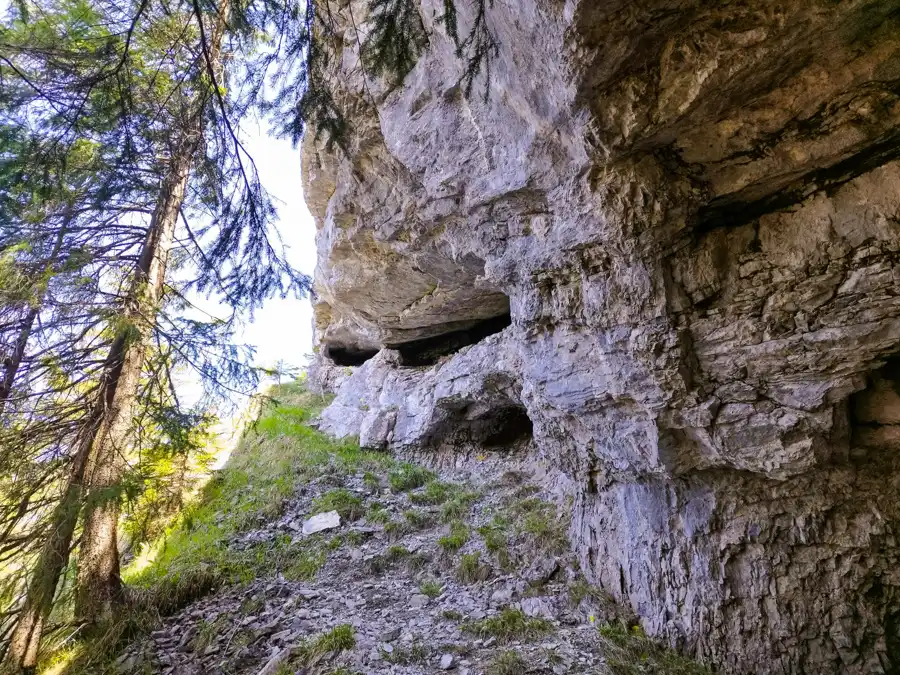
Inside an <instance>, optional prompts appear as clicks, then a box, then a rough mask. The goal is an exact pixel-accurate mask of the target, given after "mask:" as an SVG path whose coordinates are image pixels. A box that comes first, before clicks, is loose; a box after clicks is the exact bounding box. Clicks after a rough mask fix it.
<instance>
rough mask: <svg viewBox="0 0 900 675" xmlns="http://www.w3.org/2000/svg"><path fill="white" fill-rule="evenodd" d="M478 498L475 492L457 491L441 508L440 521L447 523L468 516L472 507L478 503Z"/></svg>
mask: <svg viewBox="0 0 900 675" xmlns="http://www.w3.org/2000/svg"><path fill="white" fill-rule="evenodd" d="M478 497H479V495H478V493H477V492H473V491H471V490H458V491H457V492H455V493H454V494H453V496H452V497H451V498H450V499H448V500H447V501H446V502H445V503H444V505H443V506H442V507H441V521H443V522H445V523H449V522H452V521H454V520H460V519H462V518H464V517H465V516H467V515H469V513H470V512H471V510H472V505H473V504H474V503H475V502H477V501H478Z"/></svg>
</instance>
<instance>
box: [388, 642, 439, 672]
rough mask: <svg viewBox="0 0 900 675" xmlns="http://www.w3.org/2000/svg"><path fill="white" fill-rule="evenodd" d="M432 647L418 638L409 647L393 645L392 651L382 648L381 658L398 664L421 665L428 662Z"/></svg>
mask: <svg viewBox="0 0 900 675" xmlns="http://www.w3.org/2000/svg"><path fill="white" fill-rule="evenodd" d="M429 656H431V649H429V648H428V646H427V645H425V644H423V643H422V642H420V641H418V640H416V641H414V642H413V643H412V644H411V645H410V646H409V647H402V646H400V645H391V651H387V650H386V649H385V648H384V647H382V648H381V658H383V659H384V660H385V661H386V662H387V663H390V664H393V665H397V666H412V665H421V664H424V663H427V662H428V657H429Z"/></svg>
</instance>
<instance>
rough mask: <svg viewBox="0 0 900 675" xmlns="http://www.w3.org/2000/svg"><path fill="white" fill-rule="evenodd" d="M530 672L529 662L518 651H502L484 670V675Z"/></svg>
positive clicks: (509, 674)
mask: <svg viewBox="0 0 900 675" xmlns="http://www.w3.org/2000/svg"><path fill="white" fill-rule="evenodd" d="M525 672H528V662H527V661H526V660H525V659H523V658H522V657H521V656H519V653H518V652H514V651H506V652H500V653H499V654H497V656H495V657H494V658H493V659H492V660H491V662H490V663H489V664H488V667H487V668H486V669H485V671H484V675H520V674H521V673H525Z"/></svg>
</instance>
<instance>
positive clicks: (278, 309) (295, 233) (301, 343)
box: [239, 123, 316, 366]
mask: <svg viewBox="0 0 900 675" xmlns="http://www.w3.org/2000/svg"><path fill="white" fill-rule="evenodd" d="M254 131H255V132H256V133H253V132H254ZM246 132H247V136H248V138H247V143H246V147H247V150H248V151H249V152H250V153H251V155H252V156H253V159H254V160H255V161H256V166H257V168H258V169H259V174H260V178H261V179H262V184H263V186H265V188H266V190H268V191H269V193H270V194H271V195H272V196H273V197H275V198H277V199H278V200H279V202H280V203H279V204H278V215H279V223H278V230H279V232H280V233H281V236H282V238H283V239H284V243H285V245H286V246H288V257H289V259H290V261H291V263H292V264H293V265H294V267H296V268H297V269H299V270H300V271H302V272H305V273H306V274H309V275H310V276H312V273H313V269H314V268H315V266H316V246H315V241H314V239H315V233H316V228H315V225H314V223H313V220H312V216H311V215H310V213H309V210H308V209H307V208H306V202H305V201H304V200H303V186H302V184H301V181H300V150H299V149H296V150H295V149H294V148H292V147H291V143H290V141H287V140H279V139H276V138H272V137H270V136H268V135H267V134H266V127H265V123H262V124H261V125H260V126H259V127H258V128H257V129H249V128H248V129H246ZM239 341H243V342H244V343H246V344H252V345H255V346H256V348H257V352H256V360H257V363H258V364H259V365H262V366H273V365H275V364H276V363H277V362H278V361H284V362H285V363H286V364H288V365H291V366H304V365H306V358H305V357H306V355H308V354H310V353H311V351H312V307H311V305H310V303H309V299H308V298H306V299H302V300H296V299H293V298H286V299H284V300H282V299H280V298H275V299H271V300H269V301H267V302H266V304H265V306H264V307H263V308H262V309H261V310H259V311H257V312H256V313H255V315H254V321H253V323H252V324H249V325H248V326H247V327H246V329H245V331H244V335H243V339H242V340H239Z"/></svg>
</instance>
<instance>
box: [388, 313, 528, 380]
mask: <svg viewBox="0 0 900 675" xmlns="http://www.w3.org/2000/svg"><path fill="white" fill-rule="evenodd" d="M510 325H512V318H511V316H510V315H509V313H506V314H501V315H500V316H494V317H491V318H490V319H484V320H483V321H479V322H478V323H475V324H473V325H472V326H470V327H468V328H465V329H462V330H455V331H451V332H449V333H444V334H443V335H436V336H434V337H429V338H423V339H421V340H413V341H412V342H404V343H402V344H397V345H388V348H389V349H395V350H397V351H398V352H399V353H400V365H402V366H408V367H420V366H433V365H434V364H436V363H437V362H438V360H439V359H440V358H441V357H443V356H449V355H450V354H455V353H456V352H458V351H459V350H460V349H462V348H463V347H468V346H469V345H474V344H475V343H477V342H481V341H482V340H484V339H485V338H486V337H488V336H489V335H494V334H495V333H499V332H500V331H502V330H503V329H504V328H506V327H507V326H510Z"/></svg>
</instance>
